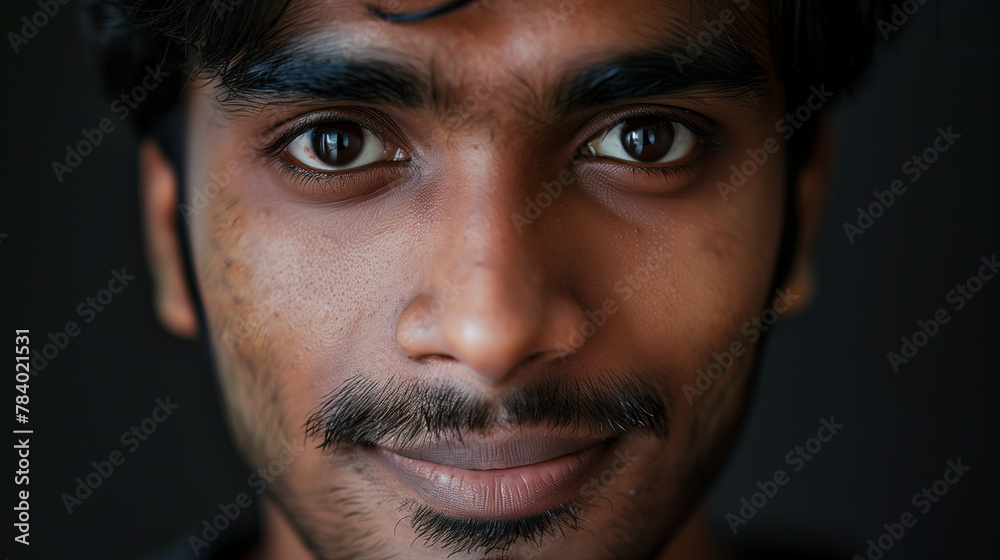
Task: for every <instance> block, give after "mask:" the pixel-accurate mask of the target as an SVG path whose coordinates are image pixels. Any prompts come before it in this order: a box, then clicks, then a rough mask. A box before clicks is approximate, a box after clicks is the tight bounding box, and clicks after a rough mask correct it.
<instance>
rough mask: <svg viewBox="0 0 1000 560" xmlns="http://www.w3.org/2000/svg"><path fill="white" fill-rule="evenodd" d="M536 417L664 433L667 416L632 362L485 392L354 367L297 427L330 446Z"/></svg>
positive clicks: (612, 430) (559, 423) (535, 421)
mask: <svg viewBox="0 0 1000 560" xmlns="http://www.w3.org/2000/svg"><path fill="white" fill-rule="evenodd" d="M668 400H669V399H668ZM538 425H546V426H548V427H550V428H553V429H558V428H569V429H572V430H574V431H583V432H585V433H589V434H592V435H599V436H603V435H605V434H606V437H607V439H611V438H613V437H615V436H617V435H619V434H622V433H625V432H646V433H648V434H651V435H653V436H655V437H658V438H665V437H666V435H667V428H668V426H669V417H668V407H667V405H666V401H665V400H664V397H663V396H661V393H660V391H658V390H657V388H656V386H655V385H653V384H652V383H651V382H649V381H648V380H647V379H646V378H645V376H643V375H640V374H639V373H638V372H636V371H635V370H628V371H627V372H620V373H615V372H604V373H602V374H601V375H599V376H598V377H596V378H593V379H590V378H582V379H581V378H563V377H559V378H547V379H541V380H537V381H532V382H529V383H528V384H526V385H524V386H522V387H518V388H513V389H511V390H509V391H507V392H506V393H504V394H502V395H501V396H500V397H498V398H493V399H487V398H485V397H483V396H481V395H475V394H470V393H469V392H468V391H465V390H461V389H459V388H457V387H455V386H452V385H448V384H440V383H437V384H432V383H427V382H422V381H404V380H400V379H396V378H393V379H390V380H388V381H384V382H376V381H374V380H373V379H372V378H371V377H370V376H368V375H364V374H359V375H355V376H352V377H351V378H349V379H347V380H346V381H344V382H343V383H342V384H341V385H340V387H338V388H337V389H334V390H333V391H331V392H330V393H329V394H328V395H327V396H325V397H324V398H323V401H322V404H321V405H320V406H319V407H318V408H317V409H316V411H315V412H314V413H313V414H312V415H311V416H310V418H309V419H308V421H307V422H306V425H305V428H306V435H307V436H308V437H315V438H319V440H320V443H319V447H320V448H322V449H335V448H336V447H337V446H339V445H342V444H351V445H359V446H374V445H378V444H380V443H385V442H387V441H392V442H395V443H398V444H402V445H405V444H407V443H409V442H411V441H414V440H417V439H418V438H429V437H438V436H440V435H442V434H444V433H446V432H457V433H459V434H461V433H466V432H473V433H480V434H487V433H489V432H490V431H492V430H494V429H496V428H501V427H516V426H538Z"/></svg>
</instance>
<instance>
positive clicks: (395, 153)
mask: <svg viewBox="0 0 1000 560" xmlns="http://www.w3.org/2000/svg"><path fill="white" fill-rule="evenodd" d="M282 153H283V155H284V157H285V158H286V159H288V161H289V162H290V163H291V164H293V165H297V166H299V167H301V168H303V169H305V170H308V171H312V172H321V173H322V172H335V171H346V170H350V169H356V168H360V167H364V166H366V165H371V164H374V163H378V162H383V161H402V160H404V159H406V154H405V153H404V152H403V150H402V149H401V148H396V147H394V146H391V145H389V144H387V143H386V142H385V141H383V140H382V139H381V138H380V137H379V136H378V135H377V134H375V133H374V132H373V131H372V130H371V129H369V128H367V127H365V126H364V125H361V124H359V123H356V122H351V121H346V120H341V121H329V122H322V123H319V124H316V125H314V126H312V127H311V128H309V129H307V130H306V131H304V132H302V133H301V134H299V135H298V136H296V137H295V138H293V139H292V141H291V142H289V143H288V145H287V146H286V147H285V149H284V151H283V152H282Z"/></svg>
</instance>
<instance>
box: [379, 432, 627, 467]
mask: <svg viewBox="0 0 1000 560" xmlns="http://www.w3.org/2000/svg"><path fill="white" fill-rule="evenodd" d="M606 441H608V439H607V438H604V437H594V436H588V435H578V434H559V433H555V432H549V431H547V430H545V431H534V430H532V431H520V432H512V433H507V434H501V435H497V434H490V435H481V434H446V435H442V436H441V437H436V438H426V439H424V440H423V441H420V442H419V443H410V444H407V445H402V446H393V445H392V444H391V443H390V444H384V445H382V446H381V447H383V448H384V449H386V450H388V451H391V452H393V453H396V454H397V455H401V456H403V457H409V458H410V459H416V460H418V461H427V462H430V463H437V464H440V465H447V466H451V467H456V468H460V469H468V470H492V469H510V468H515V467H522V466H525V465H533V464H536V463H543V462H545V461H549V460H551V459H555V458H557V457H562V456H565V455H570V454H572V453H576V452H578V451H583V450H584V449H590V448H591V447H595V446H597V445H600V444H602V443H605V442H606Z"/></svg>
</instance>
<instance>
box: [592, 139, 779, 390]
mask: <svg viewBox="0 0 1000 560" xmlns="http://www.w3.org/2000/svg"><path fill="white" fill-rule="evenodd" d="M780 156H781V154H777V155H776V156H773V161H769V162H768V163H767V165H765V166H761V167H760V168H759V169H758V170H757V172H756V173H755V174H754V175H753V176H751V177H749V178H748V180H747V181H746V183H745V184H744V185H743V186H742V187H741V189H740V191H739V192H738V193H736V194H735V195H731V196H729V197H728V199H723V198H722V196H721V195H720V193H719V191H718V189H717V188H716V184H717V183H718V182H719V181H727V180H728V176H729V174H730V162H728V161H723V162H721V163H720V164H718V165H714V166H713V169H712V172H711V173H709V174H707V176H706V177H704V178H703V179H702V180H701V182H700V183H699V185H698V186H697V188H695V189H690V190H689V191H688V192H685V193H679V194H678V196H674V197H671V198H669V199H662V200H642V201H637V202H636V203H634V204H632V205H631V206H630V207H623V208H619V209H618V214H619V215H627V216H630V224H629V225H630V227H629V228H627V231H628V232H629V233H628V235H626V236H624V237H623V236H622V235H615V236H611V235H607V232H606V231H605V232H604V233H603V234H601V235H594V236H593V237H594V238H593V239H592V240H588V243H591V244H592V245H591V246H593V247H600V246H601V245H600V244H601V243H602V241H600V239H601V238H603V239H605V241H603V243H604V244H605V245H607V246H606V247H603V248H602V249H601V251H602V252H603V253H604V254H605V255H613V257H612V258H611V260H613V261H614V262H610V261H609V263H608V266H607V268H606V270H608V271H611V272H609V273H605V274H604V275H602V277H601V282H600V284H602V285H603V287H602V288H601V289H602V290H603V291H605V292H609V293H610V294H611V297H612V299H614V301H615V304H616V306H617V307H618V309H620V311H619V312H618V313H617V314H616V318H615V319H614V321H615V323H617V327H616V328H614V329H609V334H608V335H606V336H605V337H603V338H604V339H605V342H603V343H602V342H601V341H600V338H602V337H598V336H595V337H594V338H593V340H592V343H593V345H594V346H596V347H597V349H600V350H602V351H603V353H604V354H606V355H615V354H617V355H618V356H619V358H618V359H619V360H620V361H619V364H618V365H622V364H625V365H629V366H632V367H636V368H646V369H647V371H650V372H663V373H662V381H663V382H664V383H665V384H666V385H667V386H668V388H669V389H670V390H671V392H672V393H673V394H674V396H675V397H676V398H677V399H679V400H680V401H681V403H683V406H686V405H687V404H688V403H687V399H685V397H684V392H683V388H684V385H689V386H692V387H693V386H695V383H696V382H697V381H698V377H699V374H698V371H699V370H701V371H706V368H708V367H709V366H711V364H713V363H715V362H716V361H717V360H716V358H715V356H721V359H722V361H723V362H724V363H723V365H726V367H725V368H724V371H723V372H722V375H716V377H717V379H712V383H713V384H723V385H724V384H726V383H728V381H729V379H730V378H732V377H734V376H737V377H741V378H745V377H748V374H749V365H750V362H751V361H752V356H753V353H754V351H755V347H754V346H755V343H756V342H758V341H759V336H756V335H754V334H753V332H750V334H749V335H748V334H746V332H744V330H743V326H744V324H745V323H746V322H748V321H750V320H751V319H752V318H753V317H755V316H759V315H760V314H761V310H762V309H763V308H764V306H765V305H768V304H769V303H770V300H771V298H773V294H769V291H770V289H771V283H772V282H773V277H774V270H775V266H776V262H777V258H778V251H779V245H780V241H781V231H782V221H783V216H784V205H785V200H784V197H785V195H784V191H785V189H784V180H785V178H784V168H785V163H784V160H783V158H781V157H780ZM733 161H734V162H735V163H736V164H737V165H739V161H740V160H739V159H738V158H733ZM630 204H631V203H630ZM592 222H593V221H592ZM609 227H612V226H610V225H609ZM616 227H619V229H618V231H619V232H620V231H623V230H626V229H625V228H621V227H620V226H616ZM608 239H612V240H611V241H608ZM581 276H582V275H581ZM600 299H602V298H596V297H595V298H594V301H593V302H590V305H591V306H594V305H598V302H599V301H600ZM736 343H738V346H737V350H740V351H741V353H742V356H740V357H737V356H733V360H732V361H730V360H728V359H727V358H726V353H727V352H730V350H731V349H732V348H733V345H734V344H736ZM622 349H628V350H626V352H629V353H631V355H622ZM730 354H731V352H730ZM727 364H728V365H727ZM715 369H716V368H713V370H712V373H713V374H718V373H719V372H717V371H715ZM744 381H745V380H744ZM701 385H704V383H701ZM741 385H742V383H741Z"/></svg>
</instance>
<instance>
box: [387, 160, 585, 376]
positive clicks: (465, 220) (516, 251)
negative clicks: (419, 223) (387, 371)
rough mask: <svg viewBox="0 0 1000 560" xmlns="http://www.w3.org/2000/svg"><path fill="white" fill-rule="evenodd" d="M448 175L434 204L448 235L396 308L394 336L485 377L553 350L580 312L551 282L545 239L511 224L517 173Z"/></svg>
mask: <svg viewBox="0 0 1000 560" xmlns="http://www.w3.org/2000/svg"><path fill="white" fill-rule="evenodd" d="M479 169H490V171H483V172H481V173H475V174H473V173H470V174H467V175H463V176H461V177H455V178H453V179H452V183H451V184H450V185H449V187H448V188H446V189H444V190H445V191H446V192H447V193H448V194H447V195H445V196H444V200H443V201H442V203H443V204H444V206H445V210H444V214H445V216H446V218H445V219H446V220H447V225H446V227H442V228H441V230H440V232H441V234H442V235H446V236H447V239H446V240H445V241H444V242H443V243H440V244H439V245H438V246H437V254H435V255H434V256H433V257H432V258H433V260H434V261H435V263H436V264H432V265H431V266H432V269H431V274H430V279H431V281H430V283H429V285H428V286H427V287H426V288H425V291H424V292H423V293H421V294H419V295H418V296H417V297H416V299H414V300H413V301H412V302H411V303H410V305H409V306H408V307H407V308H406V310H405V311H404V312H403V315H402V316H401V317H400V320H399V323H398V325H397V343H398V344H399V346H400V349H401V350H402V351H403V354H404V355H406V356H408V357H410V358H412V359H420V358H426V357H428V356H432V355H433V356H437V357H445V358H449V359H451V360H454V361H456V362H459V363H461V364H462V365H463V366H465V369H466V370H468V371H469V372H470V373H472V374H474V375H475V376H476V377H478V378H479V380H480V381H482V382H485V383H487V384H497V383H500V382H502V381H503V380H504V379H506V378H507V377H508V376H509V375H511V374H512V373H513V372H514V371H515V369H516V368H517V366H518V365H519V364H521V363H522V362H524V361H526V360H528V359H531V358H533V357H536V356H538V355H540V354H545V353H547V352H549V351H552V352H555V351H558V350H559V342H560V340H561V338H565V333H566V332H568V331H569V325H570V324H572V323H573V322H574V321H578V320H579V316H582V311H581V308H580V306H579V305H577V304H576V303H575V302H574V301H573V300H572V298H570V297H569V296H568V295H567V294H565V293H561V292H560V290H559V289H558V288H557V287H556V286H557V285H558V284H560V282H558V279H557V274H558V272H557V271H552V270H548V268H547V265H546V257H545V255H546V253H545V251H546V248H545V244H544V239H543V238H541V237H540V236H539V235H538V234H536V233H534V232H533V231H531V230H519V229H518V228H517V227H516V222H515V220H514V219H512V216H514V215H516V214H517V212H518V211H519V210H520V209H519V208H518V206H519V203H520V205H521V206H523V199H524V196H525V192H526V191H527V190H528V189H526V188H524V183H525V179H524V177H523V175H522V174H520V173H518V172H517V171H516V170H510V169H507V170H501V169H497V168H496V167H488V166H484V167H480V168H479Z"/></svg>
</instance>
